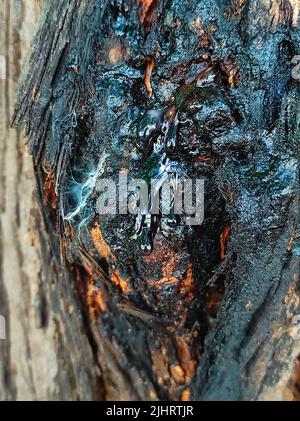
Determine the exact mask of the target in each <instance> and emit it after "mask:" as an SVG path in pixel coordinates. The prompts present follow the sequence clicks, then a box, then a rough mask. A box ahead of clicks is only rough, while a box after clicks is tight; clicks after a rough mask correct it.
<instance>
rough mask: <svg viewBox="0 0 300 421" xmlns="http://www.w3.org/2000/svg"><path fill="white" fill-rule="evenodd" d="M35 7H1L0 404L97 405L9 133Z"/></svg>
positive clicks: (23, 161) (19, 144)
mask: <svg viewBox="0 0 300 421" xmlns="http://www.w3.org/2000/svg"><path fill="white" fill-rule="evenodd" d="M39 13H40V12H39V1H31V0H22V1H20V0H15V1H12V0H7V1H6V0H5V1H2V2H1V8H0V17H1V44H0V53H1V54H3V55H5V58H6V67H7V68H6V79H5V80H0V89H1V103H0V115H1V118H0V121H1V142H0V163H1V164H0V180H1V181H0V211H1V213H0V314H1V315H3V316H4V317H5V319H6V337H7V339H6V340H5V341H4V340H0V400H15V399H18V400H56V399H62V400H75V399H78V398H79V397H80V398H81V399H97V398H99V397H101V393H102V389H101V383H99V369H98V368H97V365H96V364H95V362H94V357H93V353H92V350H91V347H90V345H89V342H88V339H87V337H86V333H85V331H84V328H83V325H82V321H81V319H80V318H78V317H77V311H76V304H75V302H74V301H72V300H71V299H69V300H67V299H63V297H68V296H69V297H71V293H70V286H69V285H68V284H64V283H63V282H61V281H60V279H61V278H62V272H61V270H60V269H59V268H57V267H56V265H55V261H54V258H53V256H52V255H51V253H50V245H49V244H50V241H49V236H48V234H47V231H46V228H45V223H44V221H43V215H42V212H41V210H40V207H39V205H38V202H39V201H38V200H37V199H38V191H37V183H36V177H35V174H34V170H33V161H32V157H31V156H30V155H29V154H28V152H27V150H26V148H25V142H24V138H23V137H22V135H21V133H20V132H19V131H17V130H15V129H11V128H10V123H11V116H12V114H13V109H14V105H15V98H16V92H17V86H18V78H19V76H20V73H21V70H22V67H23V66H24V57H25V56H26V52H27V50H28V47H29V44H30V41H31V39H32V36H33V31H34V28H35V22H36V19H37V17H38V15H39Z"/></svg>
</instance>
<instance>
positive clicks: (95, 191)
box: [2, 0, 300, 400]
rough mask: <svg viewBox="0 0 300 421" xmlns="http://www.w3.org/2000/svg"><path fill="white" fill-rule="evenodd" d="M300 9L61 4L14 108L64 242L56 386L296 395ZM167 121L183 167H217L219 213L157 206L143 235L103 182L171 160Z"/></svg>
mask: <svg viewBox="0 0 300 421" xmlns="http://www.w3.org/2000/svg"><path fill="white" fill-rule="evenodd" d="M298 14H299V6H298V2H297V1H292V0H290V1H288V0H274V1H271V0H270V1H254V0H245V1H243V0H237V1H221V0H220V1H216V0H209V1H207V0H206V1H200V2H198V1H191V0H189V1H185V0H178V1H177V0H173V1H172V0H165V1H164V0H161V1H156V0H152V1H151V0H149V1H145V0H143V1H132V0H123V1H121V0H105V1H101V2H100V1H96V0H89V1H87V0H86V1H83V0H82V1H77V0H73V1H62V0H55V1H53V2H51V5H48V7H46V8H45V15H44V21H43V24H42V25H41V28H40V31H39V33H38V36H37V38H36V42H35V46H34V48H33V53H32V57H31V62H30V72H29V73H28V77H27V79H26V81H25V83H24V86H23V88H22V92H21V95H20V98H19V101H18V106H17V109H16V113H15V117H14V121H15V123H16V125H17V126H19V127H23V128H25V132H26V135H27V136H28V138H29V148H30V151H31V153H32V154H33V157H34V165H35V172H36V176H37V183H38V187H39V198H40V204H41V208H42V211H43V216H44V220H45V226H46V230H47V233H48V235H47V238H45V240H44V244H45V247H46V244H50V245H51V259H50V257H48V259H50V260H46V261H42V263H41V264H42V266H44V267H45V268H46V269H47V268H48V269H49V273H48V276H46V275H45V272H42V273H43V277H44V278H43V279H42V281H40V282H41V288H42V290H43V291H44V295H42V297H44V299H43V300H42V301H40V304H39V306H40V307H39V308H40V309H41V311H42V313H41V314H42V317H41V320H42V322H41V327H42V331H41V335H43V334H45V332H47V331H48V330H47V329H51V326H52V328H53V324H54V325H55V329H56V330H55V332H56V333H57V335H58V336H59V339H57V338H56V340H55V341H54V343H55V344H57V343H59V345H60V346H61V347H62V348H60V349H56V350H55V352H54V355H55V358H58V357H57V356H61V355H63V357H62V358H63V359H64V361H61V360H58V361H57V366H56V367H57V370H58V373H59V376H58V377H59V378H56V379H55V387H56V389H57V390H58V391H59V392H57V395H56V396H58V397H64V398H72V399H73V398H75V397H77V396H78V397H79V398H80V399H84V398H92V397H93V398H95V397H96V395H95V393H97V397H99V398H106V399H171V400H172V399H183V400H188V399H196V400H211V399H216V400H221V399H222V400H223V399H225V400H226V399H232V400H265V399H284V398H289V399H291V398H295V394H294V390H292V389H291V383H293V384H295V381H294V382H293V380H291V379H290V377H291V373H292V368H293V364H294V361H295V359H296V358H297V356H298V355H299V354H300V333H299V332H300V329H299V326H298V323H299V168H298V167H299V164H298V162H299V81H298V80H295V79H293V78H292V66H293V65H292V58H293V56H294V55H297V54H300V50H299V45H300V44H299V42H300V32H299V22H298V18H299V16H298ZM153 119H155V122H154V126H155V130H153V129H151V127H152V128H153ZM177 119H178V121H179V123H178V124H177ZM161 122H163V124H164V125H165V126H164V127H167V129H166V130H167V132H164V133H167V135H165V137H164V141H165V142H166V145H164V148H165V149H164V152H165V153H166V156H167V157H168V159H169V161H168V162H170V170H169V172H170V173H172V172H173V173H176V172H178V173H179V174H180V175H183V176H188V177H190V178H192V177H194V178H195V177H203V178H204V179H205V186H206V187H205V219H204V223H203V224H202V225H201V226H200V227H194V228H192V229H187V228H182V226H181V225H180V221H176V223H175V224H171V226H168V227H166V225H167V222H166V221H165V220H164V218H162V219H161V220H160V221H159V224H158V227H157V226H156V225H155V224H154V223H153V221H151V223H150V226H146V227H144V226H143V229H142V236H141V237H139V238H138V240H139V241H140V243H139V241H136V240H135V239H134V238H133V237H134V236H133V235H132V234H134V225H135V222H136V221H135V220H134V218H133V217H129V216H120V215H119V216H118V217H114V218H108V217H103V216H100V215H99V214H97V198H98V196H99V188H98V182H99V180H100V179H101V178H103V177H110V178H113V179H116V178H117V177H118V174H119V171H123V172H126V173H127V172H128V174H129V177H137V176H139V177H143V178H149V176H151V175H153V174H157V172H156V171H157V170H158V167H159V165H160V163H161V161H160V156H157V155H156V154H155V153H154V151H153V149H152V147H153V143H155V142H158V140H159V139H161V138H162V136H163V134H162V133H163V132H162V130H163V129H162V123H161ZM151 130H152V132H151ZM149 131H150V132H151V133H150V132H149ZM166 139H167V140H168V141H169V142H167V141H166ZM169 143H170V144H169ZM173 143H175V146H174V145H173ZM156 160H157V161H156ZM164 164H165V163H164ZM36 212H38V211H36ZM40 224H42V222H40ZM2 229H3V226H2ZM39 232H40V233H44V230H43V227H42V225H39ZM42 244H43V242H42ZM148 248H149V249H151V253H148V254H147V253H144V251H145V250H146V251H147V250H148ZM14 249H16V248H14ZM41 255H42V256H43V258H44V256H45V255H46V256H47V253H45V252H44V251H43V253H41ZM50 262H51V263H53V266H51V263H50ZM54 267H55V268H56V269H54ZM46 273H47V270H46ZM54 273H57V274H59V275H58V276H57V277H54V275H53V274H54ZM4 281H5V278H4ZM6 282H7V281H6ZM2 283H3V281H2ZM25 285H26V282H25ZM27 285H29V283H27ZM4 286H5V282H4ZM2 287H3V286H2ZM28 288H29V286H28ZM25 291H26V288H25ZM5 302H8V303H10V300H9V299H8V300H5ZM12 306H13V309H14V311H16V310H15V307H14V304H12ZM25 306H26V308H27V311H31V309H32V306H31V305H27V304H26V303H25ZM7 311H8V312H9V314H11V313H12V311H11V309H10V310H7ZM24 320H26V318H25V319H24ZM54 321H55V322H54ZM81 333H82V336H81ZM57 341H58V342H57ZM10 343H11V341H10ZM26 349H30V347H28V346H27V348H26ZM91 350H92V351H91ZM6 355H7V359H8V363H9V364H10V366H9V367H10V369H9V370H8V373H9V375H8V379H7V382H8V383H7V387H6V389H5V390H8V391H9V393H10V395H11V396H13V397H15V395H14V393H15V392H14V389H16V390H17V387H16V385H15V384H14V376H13V375H12V374H11V373H13V369H12V366H11V364H12V363H11V350H10V349H6ZM32 361H33V364H34V358H33V357H32ZM83 361H84V363H83ZM66 362H68V364H70V365H71V366H68V367H65V369H63V368H62V367H61V365H65V364H66ZM98 372H99V373H101V383H98V384H97V379H98V377H97V376H98ZM70 373H72V376H71V377H72V378H70ZM9 382H11V384H10V383H9ZM288 382H289V386H288V389H286V385H287V384H288ZM65 383H66V384H67V385H69V386H64V384H65ZM2 387H3V386H2ZM64 387H67V388H68V387H69V392H66V391H63V389H64ZM64 390H67V389H64ZM53 397H55V395H53Z"/></svg>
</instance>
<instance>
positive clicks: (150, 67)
mask: <svg viewBox="0 0 300 421" xmlns="http://www.w3.org/2000/svg"><path fill="white" fill-rule="evenodd" d="M154 67H155V60H154V58H153V57H146V72H145V79H144V82H145V86H146V89H147V93H148V97H149V98H151V96H152V92H153V90H152V86H151V75H152V71H153V69H154Z"/></svg>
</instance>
